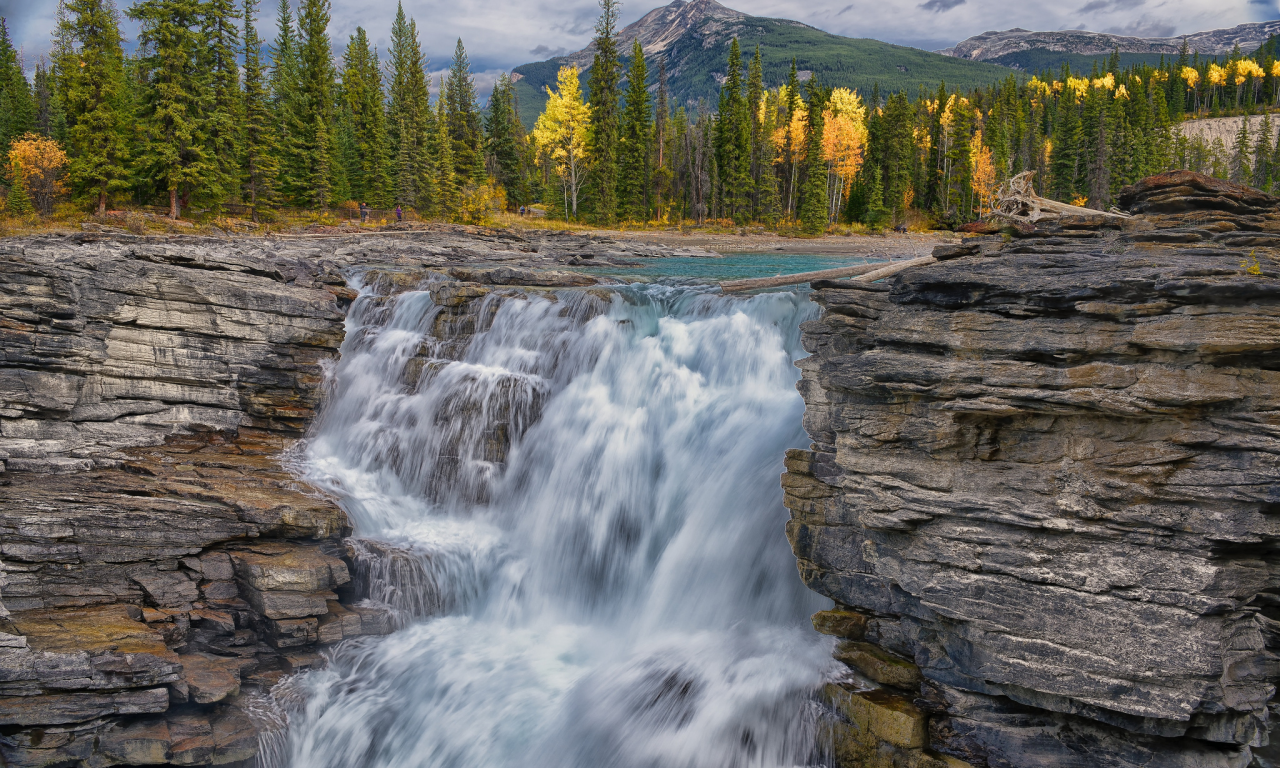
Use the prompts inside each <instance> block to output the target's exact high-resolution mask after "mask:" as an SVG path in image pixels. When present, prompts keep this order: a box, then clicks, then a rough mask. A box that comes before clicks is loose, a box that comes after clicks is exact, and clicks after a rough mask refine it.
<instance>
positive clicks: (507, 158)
mask: <svg viewBox="0 0 1280 768" xmlns="http://www.w3.org/2000/svg"><path fill="white" fill-rule="evenodd" d="M485 133H486V134H487V145H486V146H487V151H488V155H489V160H490V163H489V165H490V167H492V169H493V173H492V175H493V177H494V178H495V179H496V180H497V182H498V184H499V185H501V186H502V188H503V189H504V190H505V191H506V193H507V204H508V205H509V206H521V205H525V204H527V203H529V202H530V197H529V184H528V179H527V177H526V174H525V163H524V157H523V145H524V143H525V141H524V129H523V127H522V126H521V124H520V116H519V115H518V114H517V113H516V94H515V88H514V85H513V83H512V82H511V78H510V77H508V76H507V75H505V74H504V75H502V76H501V77H499V78H498V83H497V85H495V86H494V88H493V94H492V95H491V96H490V97H489V114H488V116H487V118H486V120H485Z"/></svg>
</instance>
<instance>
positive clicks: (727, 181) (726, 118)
mask: <svg viewBox="0 0 1280 768" xmlns="http://www.w3.org/2000/svg"><path fill="white" fill-rule="evenodd" d="M725 71H726V75H725V82H724V86H723V87H721V89H720V115H719V119H718V120H717V121H716V165H717V169H718V171H719V175H720V190H719V193H720V199H721V200H722V201H723V205H724V213H725V215H726V216H727V217H732V218H733V219H734V221H736V222H737V223H739V224H742V223H744V222H745V221H746V219H747V217H748V216H749V215H750V210H751V209H750V205H751V200H750V194H751V177H750V172H751V171H750V168H751V166H750V163H751V156H750V153H751V150H750V139H751V127H750V123H749V122H748V120H749V115H748V111H747V106H746V101H745V100H744V98H743V94H742V52H741V50H740V49H739V47H738V39H737V38H736V37H735V38H734V39H733V40H732V41H730V43H729V61H728V66H727V68H726V70H725Z"/></svg>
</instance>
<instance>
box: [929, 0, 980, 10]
mask: <svg viewBox="0 0 1280 768" xmlns="http://www.w3.org/2000/svg"><path fill="white" fill-rule="evenodd" d="M968 1H969V0H929V2H927V3H921V4H920V9H921V10H925V11H933V12H934V13H944V12H946V11H949V10H951V9H952V8H955V7H957V6H961V5H964V4H965V3H967V2H968Z"/></svg>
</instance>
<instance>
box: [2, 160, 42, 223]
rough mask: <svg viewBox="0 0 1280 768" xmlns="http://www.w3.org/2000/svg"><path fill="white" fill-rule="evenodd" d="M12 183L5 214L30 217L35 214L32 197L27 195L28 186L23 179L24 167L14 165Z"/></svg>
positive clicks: (6, 201)
mask: <svg viewBox="0 0 1280 768" xmlns="http://www.w3.org/2000/svg"><path fill="white" fill-rule="evenodd" d="M12 176H13V179H12V183H11V184H10V185H9V196H8V197H6V198H5V212H6V213H8V214H9V215H10V216H29V215H31V214H32V213H34V212H35V207H34V206H33V205H32V204H31V196H30V195H28V194H27V186H26V184H25V182H23V179H22V166H21V165H18V164H17V163H14V165H13V168H12Z"/></svg>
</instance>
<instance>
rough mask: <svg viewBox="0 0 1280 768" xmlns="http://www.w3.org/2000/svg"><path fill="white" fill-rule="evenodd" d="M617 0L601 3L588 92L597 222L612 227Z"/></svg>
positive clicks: (615, 175)
mask: <svg viewBox="0 0 1280 768" xmlns="http://www.w3.org/2000/svg"><path fill="white" fill-rule="evenodd" d="M619 6H620V3H619V2H618V0H600V18H599V19H597V20H596V37H595V40H594V41H593V42H594V43H595V46H596V54H595V58H594V59H593V60H592V63H591V77H590V79H589V80H588V85H587V88H588V90H589V91H590V106H591V128H592V134H591V154H592V158H593V160H594V161H595V173H594V175H593V180H594V185H593V186H594V192H595V195H594V197H595V213H596V218H597V219H598V220H599V221H600V223H602V224H606V225H611V224H613V223H614V222H615V221H617V218H618V97H619V95H620V94H619V93H618V85H619V81H620V80H621V71H620V70H621V64H620V62H619V56H618V9H619Z"/></svg>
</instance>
